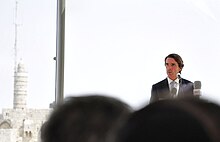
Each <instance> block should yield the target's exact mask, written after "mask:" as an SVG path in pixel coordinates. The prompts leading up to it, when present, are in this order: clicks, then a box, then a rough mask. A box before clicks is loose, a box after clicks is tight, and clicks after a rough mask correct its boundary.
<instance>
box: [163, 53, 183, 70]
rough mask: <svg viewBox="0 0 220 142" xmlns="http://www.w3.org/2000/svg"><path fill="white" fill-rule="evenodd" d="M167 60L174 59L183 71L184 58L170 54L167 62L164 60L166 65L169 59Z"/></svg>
mask: <svg viewBox="0 0 220 142" xmlns="http://www.w3.org/2000/svg"><path fill="white" fill-rule="evenodd" d="M167 58H173V59H174V60H175V61H176V62H177V64H178V66H179V68H180V69H181V70H182V69H183V67H184V64H183V60H182V58H181V57H180V55H178V54H175V53H172V54H169V55H168V56H166V57H165V60H164V61H165V63H166V59H167ZM180 73H181V71H180Z"/></svg>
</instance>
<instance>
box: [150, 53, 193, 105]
mask: <svg viewBox="0 0 220 142" xmlns="http://www.w3.org/2000/svg"><path fill="white" fill-rule="evenodd" d="M165 67H166V72H167V78H166V79H164V80H162V81H160V82H158V83H156V84H154V85H152V89H151V98H150V103H153V102H156V101H158V100H163V99H171V98H179V97H181V98H187V97H193V83H192V82H191V81H189V80H186V79H183V78H181V77H180V74H181V71H182V69H183V67H184V64H183V60H182V58H181V57H180V56H179V55H178V54H175V53H173V54H169V55H168V56H167V57H165Z"/></svg>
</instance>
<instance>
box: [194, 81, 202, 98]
mask: <svg viewBox="0 0 220 142" xmlns="http://www.w3.org/2000/svg"><path fill="white" fill-rule="evenodd" d="M201 86H202V84H201V81H194V83H193V87H194V89H193V95H194V96H195V97H200V96H201Z"/></svg>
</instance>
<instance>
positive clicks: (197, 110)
mask: <svg viewBox="0 0 220 142" xmlns="http://www.w3.org/2000/svg"><path fill="white" fill-rule="evenodd" d="M162 141H166V142H220V107H219V105H217V104H215V103H213V102H210V101H206V100H201V99H187V100H186V99H185V100H183V99H182V100H181V99H176V100H161V101H158V102H155V103H152V104H149V105H147V106H146V107H144V108H142V109H140V110H138V111H136V112H134V113H133V114H132V115H131V117H130V118H129V119H128V121H127V122H126V124H125V126H124V127H123V128H122V129H121V131H120V132H119V134H118V139H117V142H162Z"/></svg>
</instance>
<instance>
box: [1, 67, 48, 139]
mask: <svg viewBox="0 0 220 142" xmlns="http://www.w3.org/2000/svg"><path fill="white" fill-rule="evenodd" d="M26 98H27V72H26V71H25V68H24V64H23V63H19V64H18V67H17V70H15V72H14V101H13V108H12V109H10V108H9V109H2V114H0V142H40V128H41V126H42V124H43V123H44V122H45V121H46V120H47V118H48V116H49V114H50V112H51V111H52V109H50V108H48V109H31V108H27V107H26Z"/></svg>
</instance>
